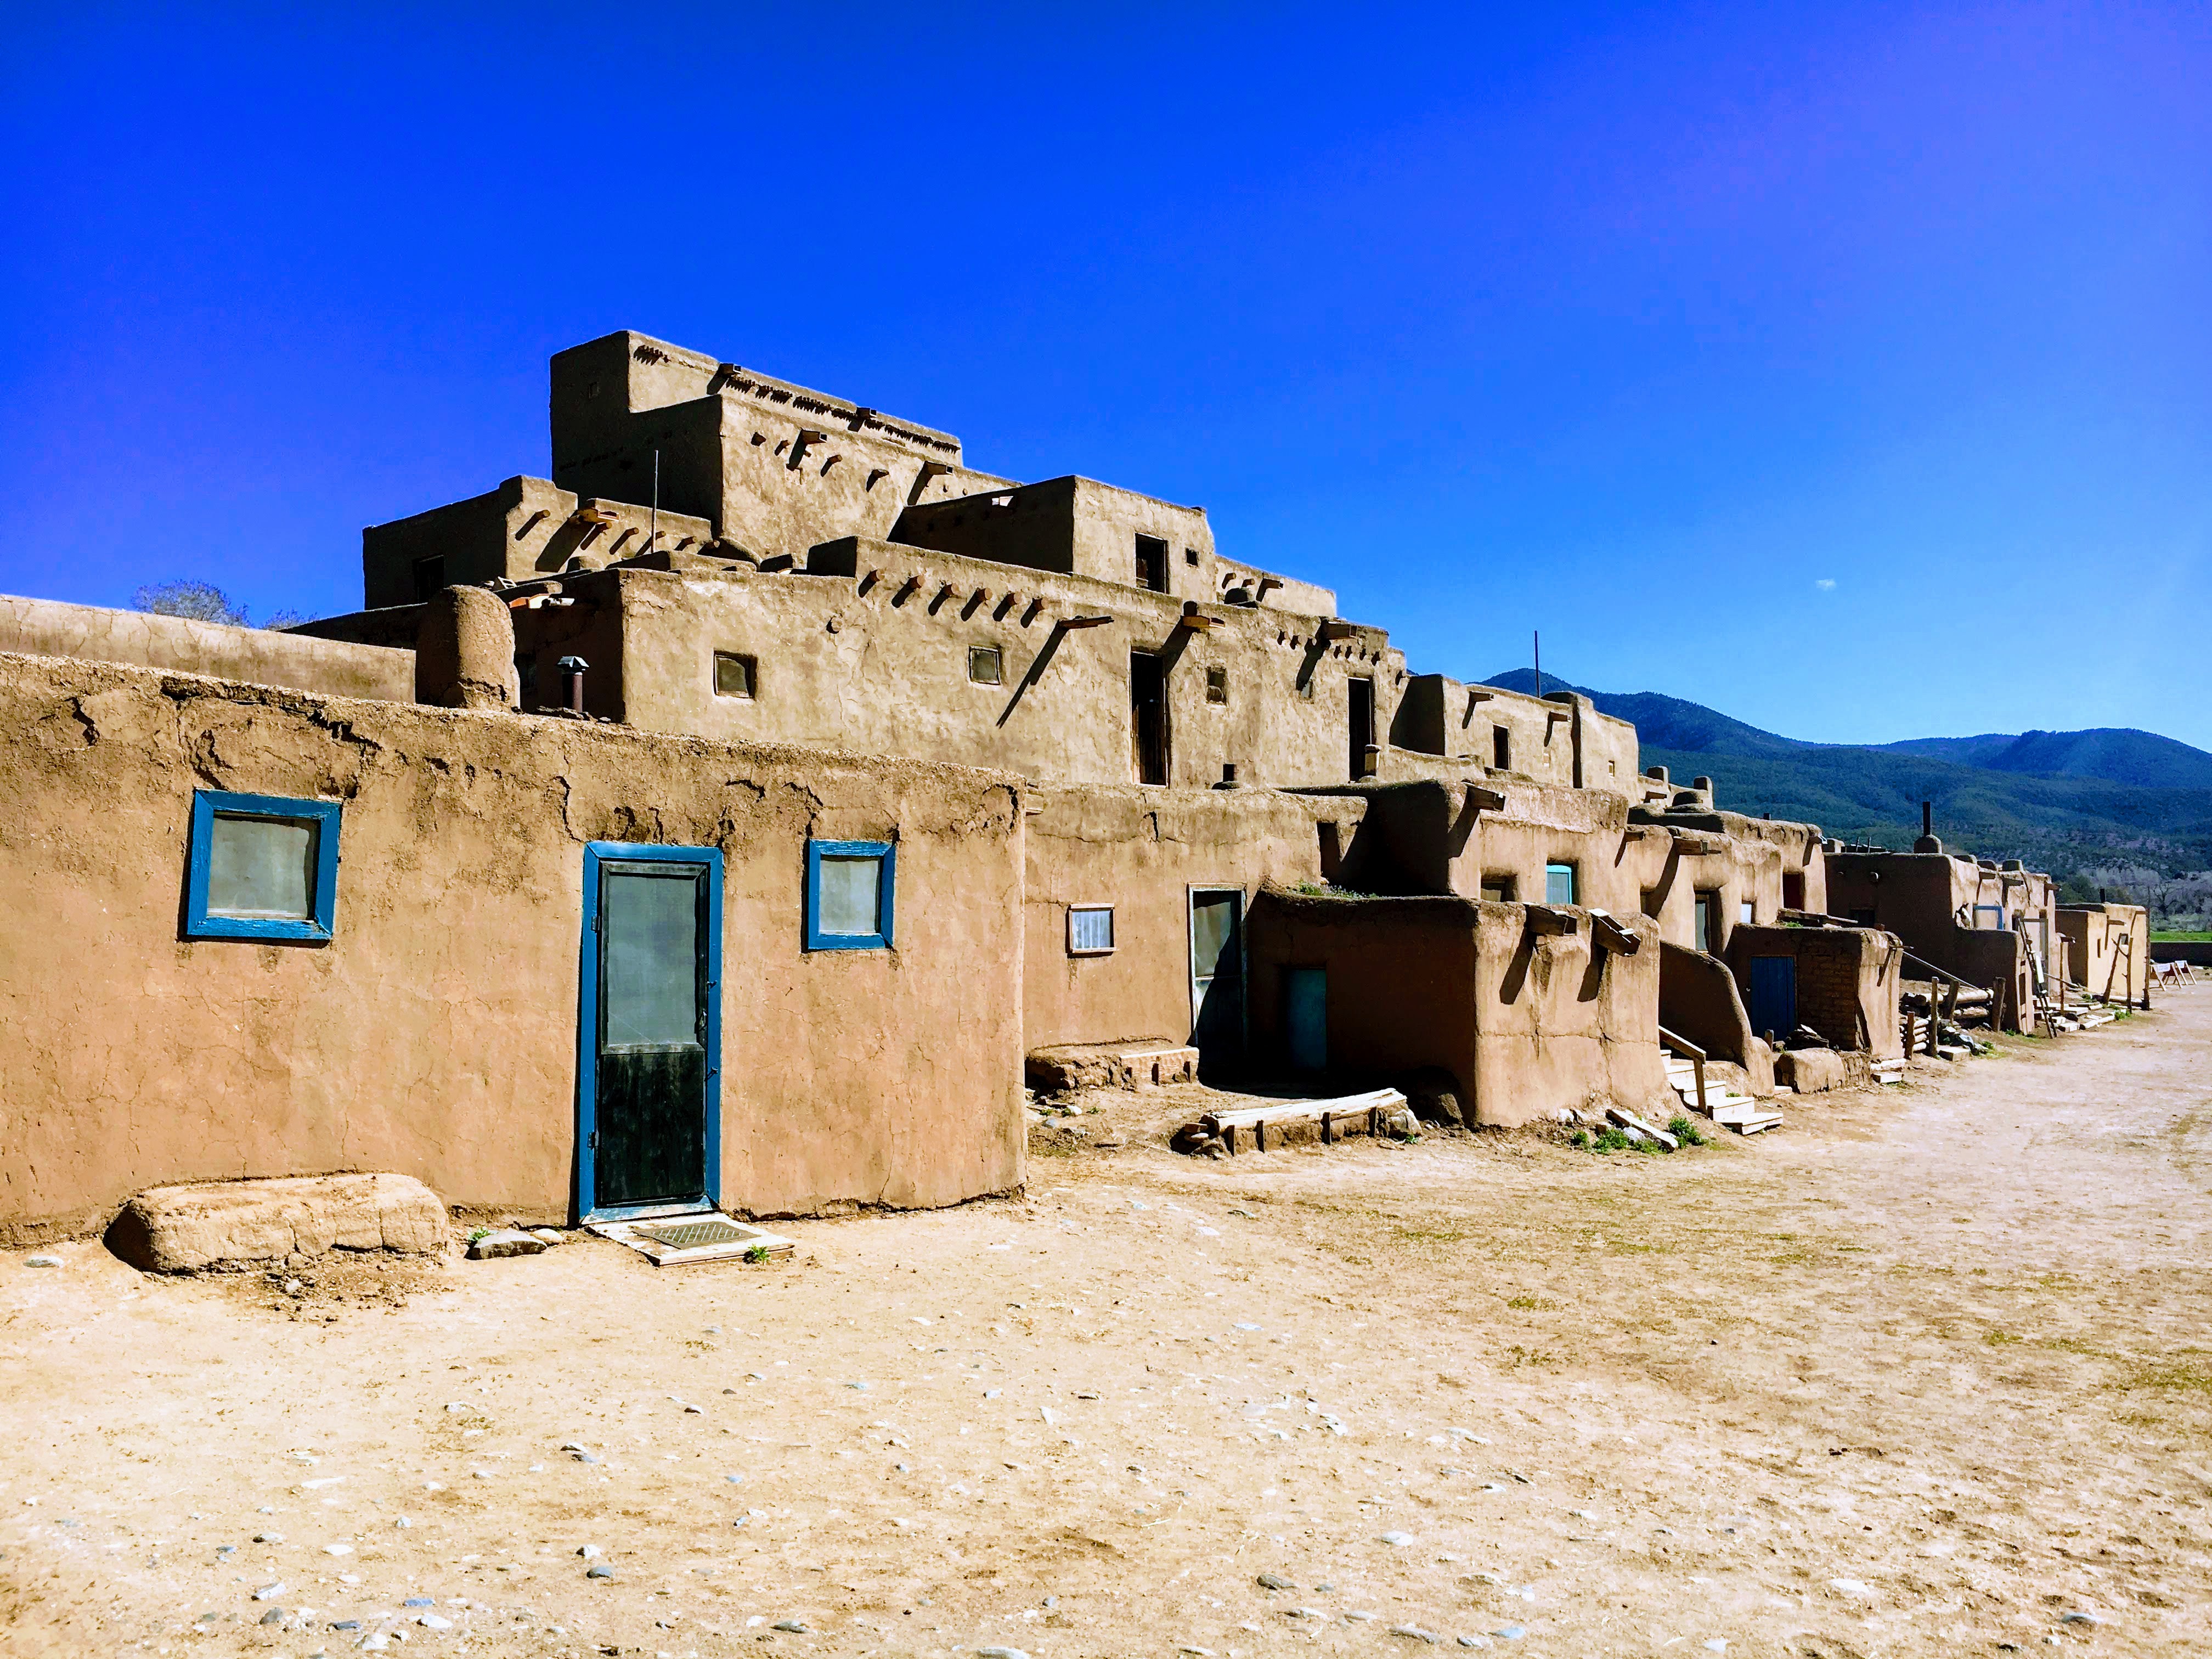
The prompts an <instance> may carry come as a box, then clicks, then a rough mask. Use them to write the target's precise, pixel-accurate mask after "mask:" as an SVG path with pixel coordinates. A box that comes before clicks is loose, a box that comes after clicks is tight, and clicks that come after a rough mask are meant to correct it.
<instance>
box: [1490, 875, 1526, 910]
mask: <svg viewBox="0 0 2212 1659" xmlns="http://www.w3.org/2000/svg"><path fill="white" fill-rule="evenodd" d="M1517 885H1518V884H1516V882H1515V881H1514V879H1513V878H1512V877H1510V876H1508V875H1499V874H1496V873H1491V874H1486V875H1485V876H1484V877H1483V878H1482V896H1483V897H1485V898H1486V899H1487V900H1489V901H1490V902H1492V904H1510V903H1512V902H1513V896H1514V891H1515V889H1516V886H1517Z"/></svg>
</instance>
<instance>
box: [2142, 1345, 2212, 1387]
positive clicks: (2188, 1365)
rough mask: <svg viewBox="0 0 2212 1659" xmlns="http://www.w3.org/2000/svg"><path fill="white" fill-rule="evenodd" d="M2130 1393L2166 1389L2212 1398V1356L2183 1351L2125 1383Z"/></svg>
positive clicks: (2196, 1351) (2143, 1367)
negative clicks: (2131, 1390)
mask: <svg viewBox="0 0 2212 1659" xmlns="http://www.w3.org/2000/svg"><path fill="white" fill-rule="evenodd" d="M2127 1386H2128V1387H2129V1388H2131V1389H2168V1390H2171V1391H2172V1392H2174V1393H2178V1394H2203V1395H2212V1354H2208V1353H2206V1352H2203V1350H2202V1349H2198V1348H2184V1349H2182V1350H2181V1351H2180V1352H2177V1353H2172V1354H2169V1355H2167V1356H2166V1358H2164V1359H2160V1360H2155V1361H2154V1362H2152V1363H2151V1364H2147V1365H2140V1366H2138V1367H2136V1374H2135V1375H2134V1376H2132V1377H2130V1378H2129V1379H2128V1383H2127Z"/></svg>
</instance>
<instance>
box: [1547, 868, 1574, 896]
mask: <svg viewBox="0 0 2212 1659" xmlns="http://www.w3.org/2000/svg"><path fill="white" fill-rule="evenodd" d="M1544 902H1545V903H1547V904H1572V903H1574V902H1576V899H1575V866H1573V865H1571V864H1547V865H1546V866H1544Z"/></svg>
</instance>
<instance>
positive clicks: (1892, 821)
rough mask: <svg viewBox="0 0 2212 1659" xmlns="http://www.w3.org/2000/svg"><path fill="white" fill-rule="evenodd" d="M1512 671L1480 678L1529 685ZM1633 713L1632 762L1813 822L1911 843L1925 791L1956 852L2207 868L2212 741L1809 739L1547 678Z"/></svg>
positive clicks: (2055, 863)
mask: <svg viewBox="0 0 2212 1659" xmlns="http://www.w3.org/2000/svg"><path fill="white" fill-rule="evenodd" d="M1534 680H1535V676H1534V673H1533V672H1532V671H1530V670H1528V669H1526V668H1518V669H1515V670H1514V671H1511V672H1510V673H1505V674H1499V675H1497V676H1495V677H1494V678H1492V679H1490V680H1488V681H1486V682H1485V684H1489V685H1494V686H1498V687H1500V688H1502V689H1504V690H1513V691H1528V690H1534ZM1544 689H1545V690H1547V691H1558V690H1575V691H1580V692H1582V693H1583V696H1587V697H1589V699H1590V700H1591V701H1592V702H1594V703H1595V704H1596V705H1597V708H1598V709H1599V711H1600V712H1601V713H1603V714H1611V715H1613V716H1615V717H1616V718H1618V719H1620V720H1631V721H1633V722H1634V723H1635V726H1636V730H1637V737H1638V741H1639V744H1640V745H1641V748H1642V750H1643V758H1642V762H1641V763H1642V764H1643V765H1645V766H1664V767H1666V768H1668V770H1669V772H1670V773H1672V775H1674V776H1675V777H1677V778H1686V777H1691V776H1694V775H1698V774H1700V773H1702V774H1705V775H1708V776H1710V777H1711V779H1712V780H1713V782H1714V784H1715V786H1716V787H1717V790H1718V792H1719V798H1720V803H1721V805H1723V806H1724V807H1727V808H1729V810H1731V811H1739V812H1750V813H1754V814H1756V813H1761V812H1765V813H1771V815H1772V816H1773V817H1778V818H1796V819H1802V820H1804V821H1807V822H1810V823H1817V824H1819V825H1820V826H1821V828H1822V829H1825V830H1826V831H1827V833H1828V834H1830V835H1832V836H1839V837H1840V838H1842V839H1843V840H1845V841H1857V842H1872V843H1874V844H1876V845H1880V846H1888V847H1899V848H1903V847H1909V846H1911V843H1912V840H1913V837H1914V836H1917V835H1918V834H1919V832H1920V803H1921V802H1922V801H1923V800H1927V801H1933V802H1934V803H1935V810H1936V833H1937V834H1939V835H1941V836H1942V837H1943V838H1944V840H1945V841H1946V842H1948V843H1949V844H1950V845H1952V846H1953V847H1954V848H1959V849H1960V850H1961V851H1965V852H1972V853H1974V854H1979V855H1981V856H1983V857H1985V858H2021V859H2025V860H2027V861H2028V863H2029V864H2030V865H2031V866H2034V867H2036V868H2039V869H2045V870H2048V871H2050V872H2052V873H2053V874H2054V875H2058V876H2062V877H2063V876H2069V875H2073V876H2079V877H2081V878H2083V879H2085V880H2087V881H2090V882H2091V883H2092V884H2095V883H2096V881H2097V878H2098V877H2099V875H2100V874H2103V875H2105V876H2106V878H2107V879H2113V878H2112V877H2111V876H2110V874H2109V872H2112V871H2114V870H2123V869H2124V870H2134V871H2140V872H2142V874H2143V875H2144V876H2146V877H2148V876H2149V875H2152V874H2154V873H2155V874H2157V875H2161V876H2173V875H2178V874H2179V873H2181V872H2185V871H2191V870H2203V869H2207V868H2212V754H2207V753H2205V752H2204V751H2203V750H2201V749H2193V748H2191V747H2190V745H2189V744H2185V743H2178V742H2176V741H2175V740H2174V739H2172V738H2162V737H2159V736H2157V735H2156V734H2154V733H2153V732H2132V731H2111V730H2106V731H2090V732H2026V733H2023V734H2019V735H2005V734H1998V733H1990V734H1985V735H1984V736H1981V737H1972V738H1913V739H1910V740H1908V741H1906V742H1904V743H1893V744H1881V745H1879V746H1867V747H1861V746H1859V745H1857V744H1820V743H1807V742H1804V741H1802V739H1799V738H1785V737H1782V736H1780V735H1779V734H1778V733H1776V732H1766V731H1762V730H1760V729H1759V727H1758V726H1751V725H1747V723H1745V722H1744V721H1742V720H1735V719H1732V718H1731V717H1729V715H1726V714H1721V713H1720V712H1719V711H1717V710H1716V709H1712V708H1706V707H1705V705H1704V704H1702V703H1695V702H1688V701H1686V699H1683V698H1680V697H1669V696H1662V695H1661V694H1660V693H1658V692H1656V691H1633V692H1613V691H1598V690H1590V689H1589V688H1587V687H1583V686H1576V685H1569V684H1566V683H1565V682H1564V681H1560V680H1558V679H1555V678H1552V677H1550V676H1548V675H1547V677H1546V678H1545V686H1544Z"/></svg>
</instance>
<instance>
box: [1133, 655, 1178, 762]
mask: <svg viewBox="0 0 2212 1659" xmlns="http://www.w3.org/2000/svg"><path fill="white" fill-rule="evenodd" d="M1129 731H1130V736H1131V738H1132V739H1133V742H1134V744H1135V756H1134V759H1135V764H1136V769H1137V781H1138V782H1139V783H1160V784H1164V783H1165V782H1166V781H1168V758H1169V757H1168V741H1169V733H1168V685H1167V671H1166V669H1165V667H1164V665H1163V664H1162V663H1161V661H1160V658H1159V653H1158V652H1156V651H1132V652H1131V653H1129Z"/></svg>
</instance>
